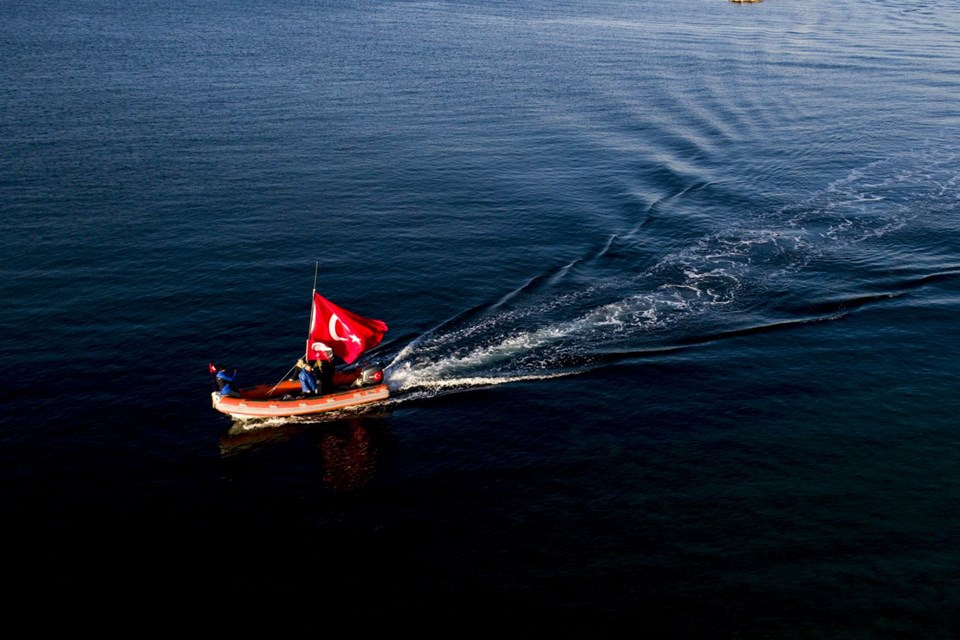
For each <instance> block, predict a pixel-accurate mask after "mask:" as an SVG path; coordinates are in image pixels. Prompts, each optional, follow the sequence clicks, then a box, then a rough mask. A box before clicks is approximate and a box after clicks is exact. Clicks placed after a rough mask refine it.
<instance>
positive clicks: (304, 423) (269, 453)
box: [220, 413, 391, 492]
mask: <svg viewBox="0 0 960 640" xmlns="http://www.w3.org/2000/svg"><path fill="white" fill-rule="evenodd" d="M390 441H391V438H390V433H389V430H388V428H387V422H386V414H373V415H371V414H369V413H365V414H363V415H357V416H350V417H346V418H340V419H334V420H330V419H326V420H319V421H318V420H313V421H309V420H299V421H290V422H289V423H284V424H276V425H271V426H268V427H261V428H256V429H250V428H248V427H245V426H244V425H238V424H234V425H233V426H232V427H231V428H230V430H229V431H228V432H227V433H226V434H224V436H223V437H222V438H221V439H220V454H221V456H222V457H223V458H225V459H226V458H231V459H236V458H255V457H258V456H265V457H269V458H273V457H275V456H277V455H281V457H282V456H283V455H284V454H283V453H280V454H278V452H277V449H278V448H279V449H284V448H292V449H295V450H297V451H302V450H303V449H304V448H306V449H308V450H314V451H318V452H319V453H320V458H319V460H318V463H319V464H320V465H322V472H321V478H322V480H323V483H324V485H326V486H327V487H328V488H329V489H331V490H333V491H335V492H349V491H355V490H357V489H361V488H363V487H364V486H366V485H367V484H369V483H370V482H371V480H372V479H373V477H374V474H375V472H376V469H377V465H378V463H379V461H380V459H381V457H382V455H383V454H384V453H385V452H386V450H387V449H388V448H389V446H390ZM288 453H289V452H288Z"/></svg>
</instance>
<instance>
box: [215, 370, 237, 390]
mask: <svg viewBox="0 0 960 640" xmlns="http://www.w3.org/2000/svg"><path fill="white" fill-rule="evenodd" d="M236 379H237V370H236V369H234V370H233V371H232V372H230V373H227V368H226V367H224V366H222V365H217V387H218V388H219V389H220V395H222V396H233V397H235V398H236V397H238V396H239V395H240V394H239V393H237V392H236V391H235V390H234V389H232V388H231V387H230V385H231V384H233V383H234V382H235V381H236Z"/></svg>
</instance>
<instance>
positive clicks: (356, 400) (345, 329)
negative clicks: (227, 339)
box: [209, 263, 390, 420]
mask: <svg viewBox="0 0 960 640" xmlns="http://www.w3.org/2000/svg"><path fill="white" fill-rule="evenodd" d="M317 267H318V268H319V263H317ZM387 329H388V327H387V325H386V323H385V322H383V321H382V320H375V319H372V318H366V317H364V316H361V315H359V314H356V313H354V312H352V311H348V310H347V309H344V308H343V307H340V306H338V305H336V304H334V303H333V302H331V301H330V300H327V299H326V298H325V297H323V296H321V295H320V294H319V293H317V286H316V272H314V286H313V296H312V304H311V307H310V328H309V331H308V334H307V344H306V350H305V353H304V355H303V356H302V357H301V358H300V359H299V360H298V361H297V364H296V365H294V367H293V368H291V369H290V371H288V372H287V374H286V375H285V376H284V377H283V378H282V379H281V380H280V381H279V382H277V383H276V384H258V385H254V386H251V387H238V388H230V387H227V388H221V389H217V390H215V391H213V392H212V393H211V394H210V397H211V402H212V404H213V408H214V409H216V410H217V411H219V412H221V413H225V414H227V415H229V416H231V417H233V418H235V419H239V420H248V419H252V418H253V419H255V418H289V417H296V416H308V415H313V414H318V413H325V412H330V411H337V410H342V409H352V408H355V407H358V406H361V405H365V404H370V403H375V402H380V401H383V400H386V399H387V398H388V397H389V396H390V389H389V387H388V386H387V384H386V382H385V381H384V375H383V369H381V368H380V367H378V366H374V365H354V363H355V362H356V361H357V360H358V359H359V358H360V357H361V356H362V355H363V354H364V353H366V352H367V351H369V350H370V349H372V348H373V347H375V346H377V345H378V344H380V341H381V340H382V339H383V335H384V334H385V333H386V332H387ZM331 354H332V355H331ZM333 356H336V357H338V358H339V359H340V360H342V361H343V363H344V364H345V365H348V368H345V369H336V368H335V369H334V371H333V375H332V380H331V383H332V384H331V388H330V389H329V390H326V391H325V392H324V393H323V394H322V395H316V394H314V393H304V392H303V391H302V387H301V384H300V382H299V380H298V379H297V378H296V377H289V376H290V375H291V373H292V372H293V371H294V370H295V369H297V368H298V367H301V366H302V365H303V364H304V363H310V362H314V363H316V362H319V361H321V360H326V361H329V362H333V359H332V358H333ZM349 365H354V366H353V367H352V368H350V367H349ZM209 368H210V375H211V376H212V377H213V381H214V383H216V382H217V373H218V371H220V370H221V369H222V367H219V366H218V365H215V364H213V363H212V362H211V363H210V365H209ZM215 386H216V384H215ZM231 386H232V385H231Z"/></svg>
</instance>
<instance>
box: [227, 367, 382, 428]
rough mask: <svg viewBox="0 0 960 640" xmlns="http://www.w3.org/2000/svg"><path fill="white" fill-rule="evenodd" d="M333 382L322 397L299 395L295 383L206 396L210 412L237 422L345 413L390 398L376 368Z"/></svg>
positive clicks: (366, 369) (336, 378)
mask: <svg viewBox="0 0 960 640" xmlns="http://www.w3.org/2000/svg"><path fill="white" fill-rule="evenodd" d="M334 382H335V384H337V383H339V384H337V387H336V388H335V389H334V391H333V392H331V393H327V394H324V395H312V394H303V392H302V391H301V390H300V383H299V382H298V381H297V380H283V381H281V382H279V383H278V384H275V385H269V384H261V385H257V386H253V387H247V388H241V389H237V390H236V391H234V392H233V394H231V395H223V394H221V393H220V392H218V391H214V392H213V393H211V394H210V395H211V400H212V402H213V408H214V409H216V410H217V411H220V412H221V413H226V414H228V415H230V416H232V417H234V418H237V419H240V420H249V419H251V418H289V417H293V416H306V415H311V414H315V413H324V412H327V411H336V410H338V409H349V408H353V407H357V406H359V405H364V404H369V403H373V402H379V401H382V400H386V399H387V398H388V397H390V389H389V388H388V387H387V385H386V384H384V382H383V371H382V370H380V369H379V368H376V367H367V368H365V369H363V370H361V371H358V372H357V373H356V374H341V373H340V372H338V373H337V375H336V377H335V378H334ZM344 384H345V385H346V386H344Z"/></svg>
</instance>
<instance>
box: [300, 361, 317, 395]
mask: <svg viewBox="0 0 960 640" xmlns="http://www.w3.org/2000/svg"><path fill="white" fill-rule="evenodd" d="M297 366H298V367H300V375H299V376H297V377H298V378H300V391H302V392H303V393H304V395H311V396H315V395H317V380H316V378H314V376H313V367H311V366H310V363H309V362H307V361H306V360H304V359H303V358H300V359H299V360H297Z"/></svg>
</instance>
